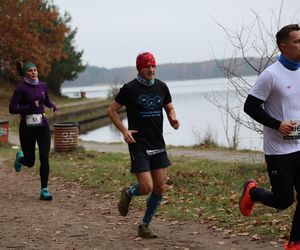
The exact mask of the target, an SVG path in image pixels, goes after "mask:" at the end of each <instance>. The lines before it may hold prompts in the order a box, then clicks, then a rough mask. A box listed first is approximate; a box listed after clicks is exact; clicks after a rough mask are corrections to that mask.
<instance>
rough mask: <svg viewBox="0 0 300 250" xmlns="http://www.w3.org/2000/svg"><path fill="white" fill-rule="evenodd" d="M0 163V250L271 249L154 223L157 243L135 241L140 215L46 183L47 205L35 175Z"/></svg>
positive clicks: (197, 228)
mask: <svg viewBox="0 0 300 250" xmlns="http://www.w3.org/2000/svg"><path fill="white" fill-rule="evenodd" d="M7 165H8V164H7V159H3V158H0V211H1V214H0V249H39V250H40V249H68V250H69V249H70V250H71V249H73V250H75V249H76V250H77V249H144V250H146V249H147V250H152V249H184V250H188V249H207V250H210V249H211V250H213V249H214V250H219V249H222V250H224V249H228V250H234V249H235V250H240V249H241V250H243V249H249V250H250V249H251V250H253V249H265V250H271V249H274V248H275V247H274V246H272V245H271V244H269V243H264V242H259V241H251V239H250V237H241V236H234V235H233V236H230V237H228V236H227V235H226V234H224V233H222V232H217V231H213V230H212V229H208V227H207V225H201V224H198V223H190V222H188V223H186V222H177V221H169V220H166V219H165V218H162V217H159V216H158V217H155V219H154V222H153V228H154V229H155V230H156V231H157V232H158V233H159V234H160V236H161V237H160V238H158V239H154V240H145V239H141V238H138V237H137V236H136V234H137V231H136V230H137V224H138V223H139V221H140V220H141V216H142V214H141V212H138V211H130V213H129V216H128V217H126V218H123V217H121V216H119V215H118V213H117V209H116V202H117V201H116V198H115V197H111V196H110V197H107V196H105V195H104V194H101V193H97V192H95V191H93V190H86V189H83V188H82V187H81V186H80V185H78V184H76V183H71V182H66V181H65V180H64V179H61V178H57V177H52V178H51V179H50V185H49V188H50V190H51V191H52V193H53V196H54V199H53V200H52V201H50V202H49V201H40V200H39V199H38V190H39V178H38V174H37V172H36V171H33V170H31V169H25V170H23V171H21V172H20V173H16V172H14V170H13V168H12V167H11V166H7Z"/></svg>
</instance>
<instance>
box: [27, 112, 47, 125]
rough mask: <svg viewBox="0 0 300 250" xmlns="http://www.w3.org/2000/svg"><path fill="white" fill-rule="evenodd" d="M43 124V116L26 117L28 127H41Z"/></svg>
mask: <svg viewBox="0 0 300 250" xmlns="http://www.w3.org/2000/svg"><path fill="white" fill-rule="evenodd" d="M42 123H43V115H42V114H32V115H26V125H27V126H41V125H42Z"/></svg>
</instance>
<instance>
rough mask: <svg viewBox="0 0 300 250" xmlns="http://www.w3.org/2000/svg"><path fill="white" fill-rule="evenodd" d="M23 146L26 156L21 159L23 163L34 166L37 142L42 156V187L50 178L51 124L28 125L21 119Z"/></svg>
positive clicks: (20, 131) (20, 128)
mask: <svg viewBox="0 0 300 250" xmlns="http://www.w3.org/2000/svg"><path fill="white" fill-rule="evenodd" d="M19 136H20V143H21V148H22V151H23V154H24V157H22V158H21V159H20V162H21V164H22V165H24V166H27V167H33V165H34V162H35V144H36V142H37V144H38V148H39V156H40V163H41V166H40V179H41V188H45V187H47V185H48V178H49V152H50V145H51V133H50V129H49V126H36V127H27V126H26V124H25V123H24V122H23V121H21V122H20V127H19Z"/></svg>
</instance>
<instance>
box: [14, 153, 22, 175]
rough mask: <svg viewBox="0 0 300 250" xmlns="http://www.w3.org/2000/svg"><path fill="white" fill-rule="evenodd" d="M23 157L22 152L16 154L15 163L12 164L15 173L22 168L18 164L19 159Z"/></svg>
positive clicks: (19, 163)
mask: <svg viewBox="0 0 300 250" xmlns="http://www.w3.org/2000/svg"><path fill="white" fill-rule="evenodd" d="M22 157H24V154H23V152H22V151H18V152H17V154H16V159H15V163H14V167H15V170H16V172H20V171H21V168H22V164H21V162H20V158H22Z"/></svg>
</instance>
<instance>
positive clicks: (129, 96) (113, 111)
mask: <svg viewBox="0 0 300 250" xmlns="http://www.w3.org/2000/svg"><path fill="white" fill-rule="evenodd" d="M136 67H137V70H138V75H137V77H136V78H135V79H134V80H132V81H130V82H129V83H127V84H124V86H123V87H122V88H121V89H120V91H119V93H118V95H117V96H116V98H115V100H114V101H113V102H112V104H111V105H110V107H109V108H108V110H107V114H108V115H109V117H110V118H111V120H112V122H113V123H114V125H115V126H116V127H117V128H118V129H119V131H120V132H121V133H122V134H123V137H124V140H125V142H126V143H128V147H129V153H130V158H131V172H132V173H133V174H135V175H136V178H137V183H135V184H133V185H131V186H129V187H125V188H124V189H123V190H122V192H121V198H120V201H119V202H118V209H119V212H120V214H121V215H122V216H126V215H127V213H128V207H129V204H130V202H131V200H132V198H133V197H134V196H140V195H148V194H149V198H148V202H147V208H146V212H145V215H144V218H143V220H142V222H141V224H140V225H139V230H138V234H139V236H141V237H144V238H156V237H158V235H157V234H156V233H155V232H153V231H152V230H150V228H149V224H150V222H151V220H152V217H153V215H154V213H155V211H156V210H157V208H158V207H159V205H160V203H161V201H162V197H163V191H164V188H165V182H166V179H167V167H168V166H170V165H171V163H170V161H169V158H168V155H167V152H166V145H165V141H164V138H163V135H162V133H163V108H164V109H165V111H166V113H167V117H168V120H169V122H170V125H171V126H172V127H173V128H174V129H178V128H179V122H178V120H177V118H176V114H175V110H174V107H173V105H172V98H171V95H170V92H169V89H168V87H167V85H166V84H165V83H164V82H162V81H160V80H158V79H155V78H154V76H155V69H156V62H155V58H154V56H153V55H152V54H151V53H149V52H145V53H141V54H139V55H138V57H137V60H136ZM123 106H125V107H126V111H127V119H128V129H127V128H126V127H125V126H124V125H123V123H122V121H121V119H120V117H119V115H118V113H117V112H118V110H120V109H121V108H122V107H123Z"/></svg>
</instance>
